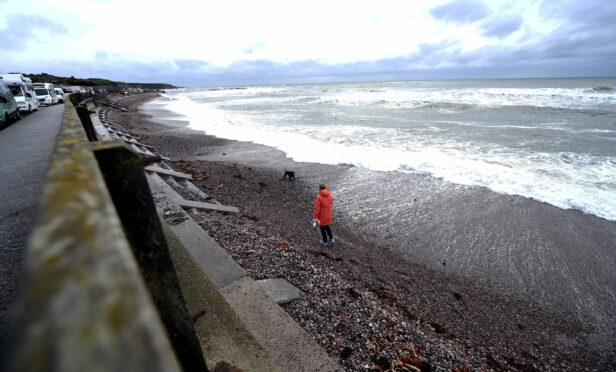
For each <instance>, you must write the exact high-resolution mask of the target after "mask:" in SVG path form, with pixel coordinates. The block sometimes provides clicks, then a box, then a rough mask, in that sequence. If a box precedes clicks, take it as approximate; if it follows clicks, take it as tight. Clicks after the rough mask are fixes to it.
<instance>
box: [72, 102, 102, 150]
mask: <svg viewBox="0 0 616 372" xmlns="http://www.w3.org/2000/svg"><path fill="white" fill-rule="evenodd" d="M75 109H76V110H77V115H79V120H81V124H82V125H83V129H84V130H85V131H86V136H87V137H88V141H90V142H94V141H97V140H98V137H97V136H96V131H95V130H94V124H92V118H90V112H89V111H88V109H87V108H86V107H85V106H82V105H78V106H76V107H75Z"/></svg>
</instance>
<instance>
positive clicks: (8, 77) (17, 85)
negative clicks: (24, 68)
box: [0, 74, 39, 112]
mask: <svg viewBox="0 0 616 372" xmlns="http://www.w3.org/2000/svg"><path fill="white" fill-rule="evenodd" d="M0 77H2V80H3V81H4V83H5V84H6V86H7V87H8V88H9V89H10V90H11V93H12V94H13V97H15V101H16V102H17V107H19V111H22V112H32V111H36V110H38V106H39V105H38V101H37V99H36V94H35V93H34V92H33V91H32V85H31V84H29V82H28V80H29V79H28V80H27V78H26V77H25V76H23V75H22V74H2V75H0ZM30 83H31V81H30Z"/></svg>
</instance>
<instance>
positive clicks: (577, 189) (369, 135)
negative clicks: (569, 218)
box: [163, 92, 616, 221]
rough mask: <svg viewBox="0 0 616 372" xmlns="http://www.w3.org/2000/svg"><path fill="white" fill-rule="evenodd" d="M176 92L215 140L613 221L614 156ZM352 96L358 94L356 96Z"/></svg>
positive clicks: (176, 106) (181, 109) (180, 107)
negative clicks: (262, 108) (266, 109)
mask: <svg viewBox="0 0 616 372" xmlns="http://www.w3.org/2000/svg"><path fill="white" fill-rule="evenodd" d="M369 93H370V92H369ZM376 93H380V92H376ZM232 94H235V92H232ZM176 97H177V98H178V99H177V100H172V101H164V103H163V105H165V106H166V107H168V108H169V109H171V110H172V111H175V112H177V113H181V114H183V115H185V117H186V119H187V120H188V121H189V122H190V125H191V127H192V128H194V129H197V130H202V131H204V132H206V133H207V134H210V135H214V136H217V137H222V138H228V139H233V140H239V141H250V142H255V143H259V144H262V145H266V146H270V147H274V148H277V149H279V150H282V151H284V152H285V153H286V154H287V156H289V157H290V158H292V159H294V160H296V161H300V162H317V163H323V164H340V163H347V164H355V165H358V166H363V167H366V168H369V169H373V170H378V171H405V172H422V173H428V174H431V175H433V176H435V177H439V178H442V179H444V180H446V181H449V182H453V183H457V184H462V185H474V186H485V187H488V188H490V189H492V190H494V191H496V192H500V193H505V194H512V195H520V196H524V197H528V198H533V199H536V200H539V201H543V202H546V203H550V204H552V205H555V206H557V207H560V208H565V209H568V208H574V209H579V210H582V211H585V212H587V213H591V214H594V215H597V216H599V217H602V218H605V219H608V220H613V221H616V161H615V160H614V158H613V157H600V156H591V155H581V154H576V153H568V152H561V153H532V154H529V153H527V152H523V151H522V150H512V149H504V148H499V147H498V146H497V145H482V146H478V145H476V144H473V143H461V142H459V141H458V142H453V141H451V140H448V139H447V138H446V137H438V136H429V135H419V134H417V133H414V134H409V133H408V132H405V131H402V130H398V129H396V128H375V127H369V126H359V125H348V124H347V125H318V126H314V125H307V124H303V123H301V121H300V122H299V123H297V122H295V123H294V124H293V125H288V123H287V122H286V120H284V119H285V116H284V115H283V114H280V113H278V114H276V115H280V116H278V117H277V116H275V115H274V116H272V115H270V116H268V117H267V118H262V117H259V119H255V118H254V117H252V116H251V117H249V116H246V115H242V114H241V113H240V112H238V111H232V110H224V109H220V108H219V104H218V103H215V102H214V103H212V102H210V103H204V102H196V101H194V100H193V99H191V98H189V97H190V95H186V94H178V95H176ZM353 99H354V100H357V99H360V100H361V99H363V98H361V95H360V94H357V95H354V98H353ZM287 115H288V114H287ZM272 118H274V119H272ZM286 118H287V119H288V117H286ZM452 123H455V124H459V125H469V126H473V125H480V124H475V123H460V122H452ZM481 125H483V126H485V125H484V124H481ZM561 125H562V123H558V122H555V123H544V124H543V125H538V126H537V127H529V126H510V127H515V128H518V127H519V128H520V129H525V130H528V129H551V130H565V129H566V128H563V127H561ZM433 129H434V130H436V129H438V128H436V127H433ZM434 130H432V132H434ZM595 131H597V130H595ZM598 131H600V133H603V132H605V131H606V130H598ZM608 132H609V131H608ZM516 151H519V152H516Z"/></svg>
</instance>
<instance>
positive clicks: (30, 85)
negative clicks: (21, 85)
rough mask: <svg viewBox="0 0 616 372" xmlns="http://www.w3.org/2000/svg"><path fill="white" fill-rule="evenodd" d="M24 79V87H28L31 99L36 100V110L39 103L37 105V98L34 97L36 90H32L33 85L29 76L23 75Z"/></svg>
mask: <svg viewBox="0 0 616 372" xmlns="http://www.w3.org/2000/svg"><path fill="white" fill-rule="evenodd" d="M24 80H25V81H26V87H27V88H28V92H30V94H32V101H33V102H36V109H37V110H38V107H39V106H40V105H39V101H38V98H36V92H35V91H34V85H33V84H32V79H30V78H29V77H24Z"/></svg>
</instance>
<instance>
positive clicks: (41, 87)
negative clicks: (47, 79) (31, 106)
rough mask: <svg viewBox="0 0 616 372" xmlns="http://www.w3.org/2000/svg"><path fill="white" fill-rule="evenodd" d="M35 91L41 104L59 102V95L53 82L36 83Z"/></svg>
mask: <svg viewBox="0 0 616 372" xmlns="http://www.w3.org/2000/svg"><path fill="white" fill-rule="evenodd" d="M34 91H35V92H36V97H37V98H38V101H39V103H40V104H42V105H55V104H56V103H58V96H56V91H55V90H54V86H53V84H50V83H34Z"/></svg>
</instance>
